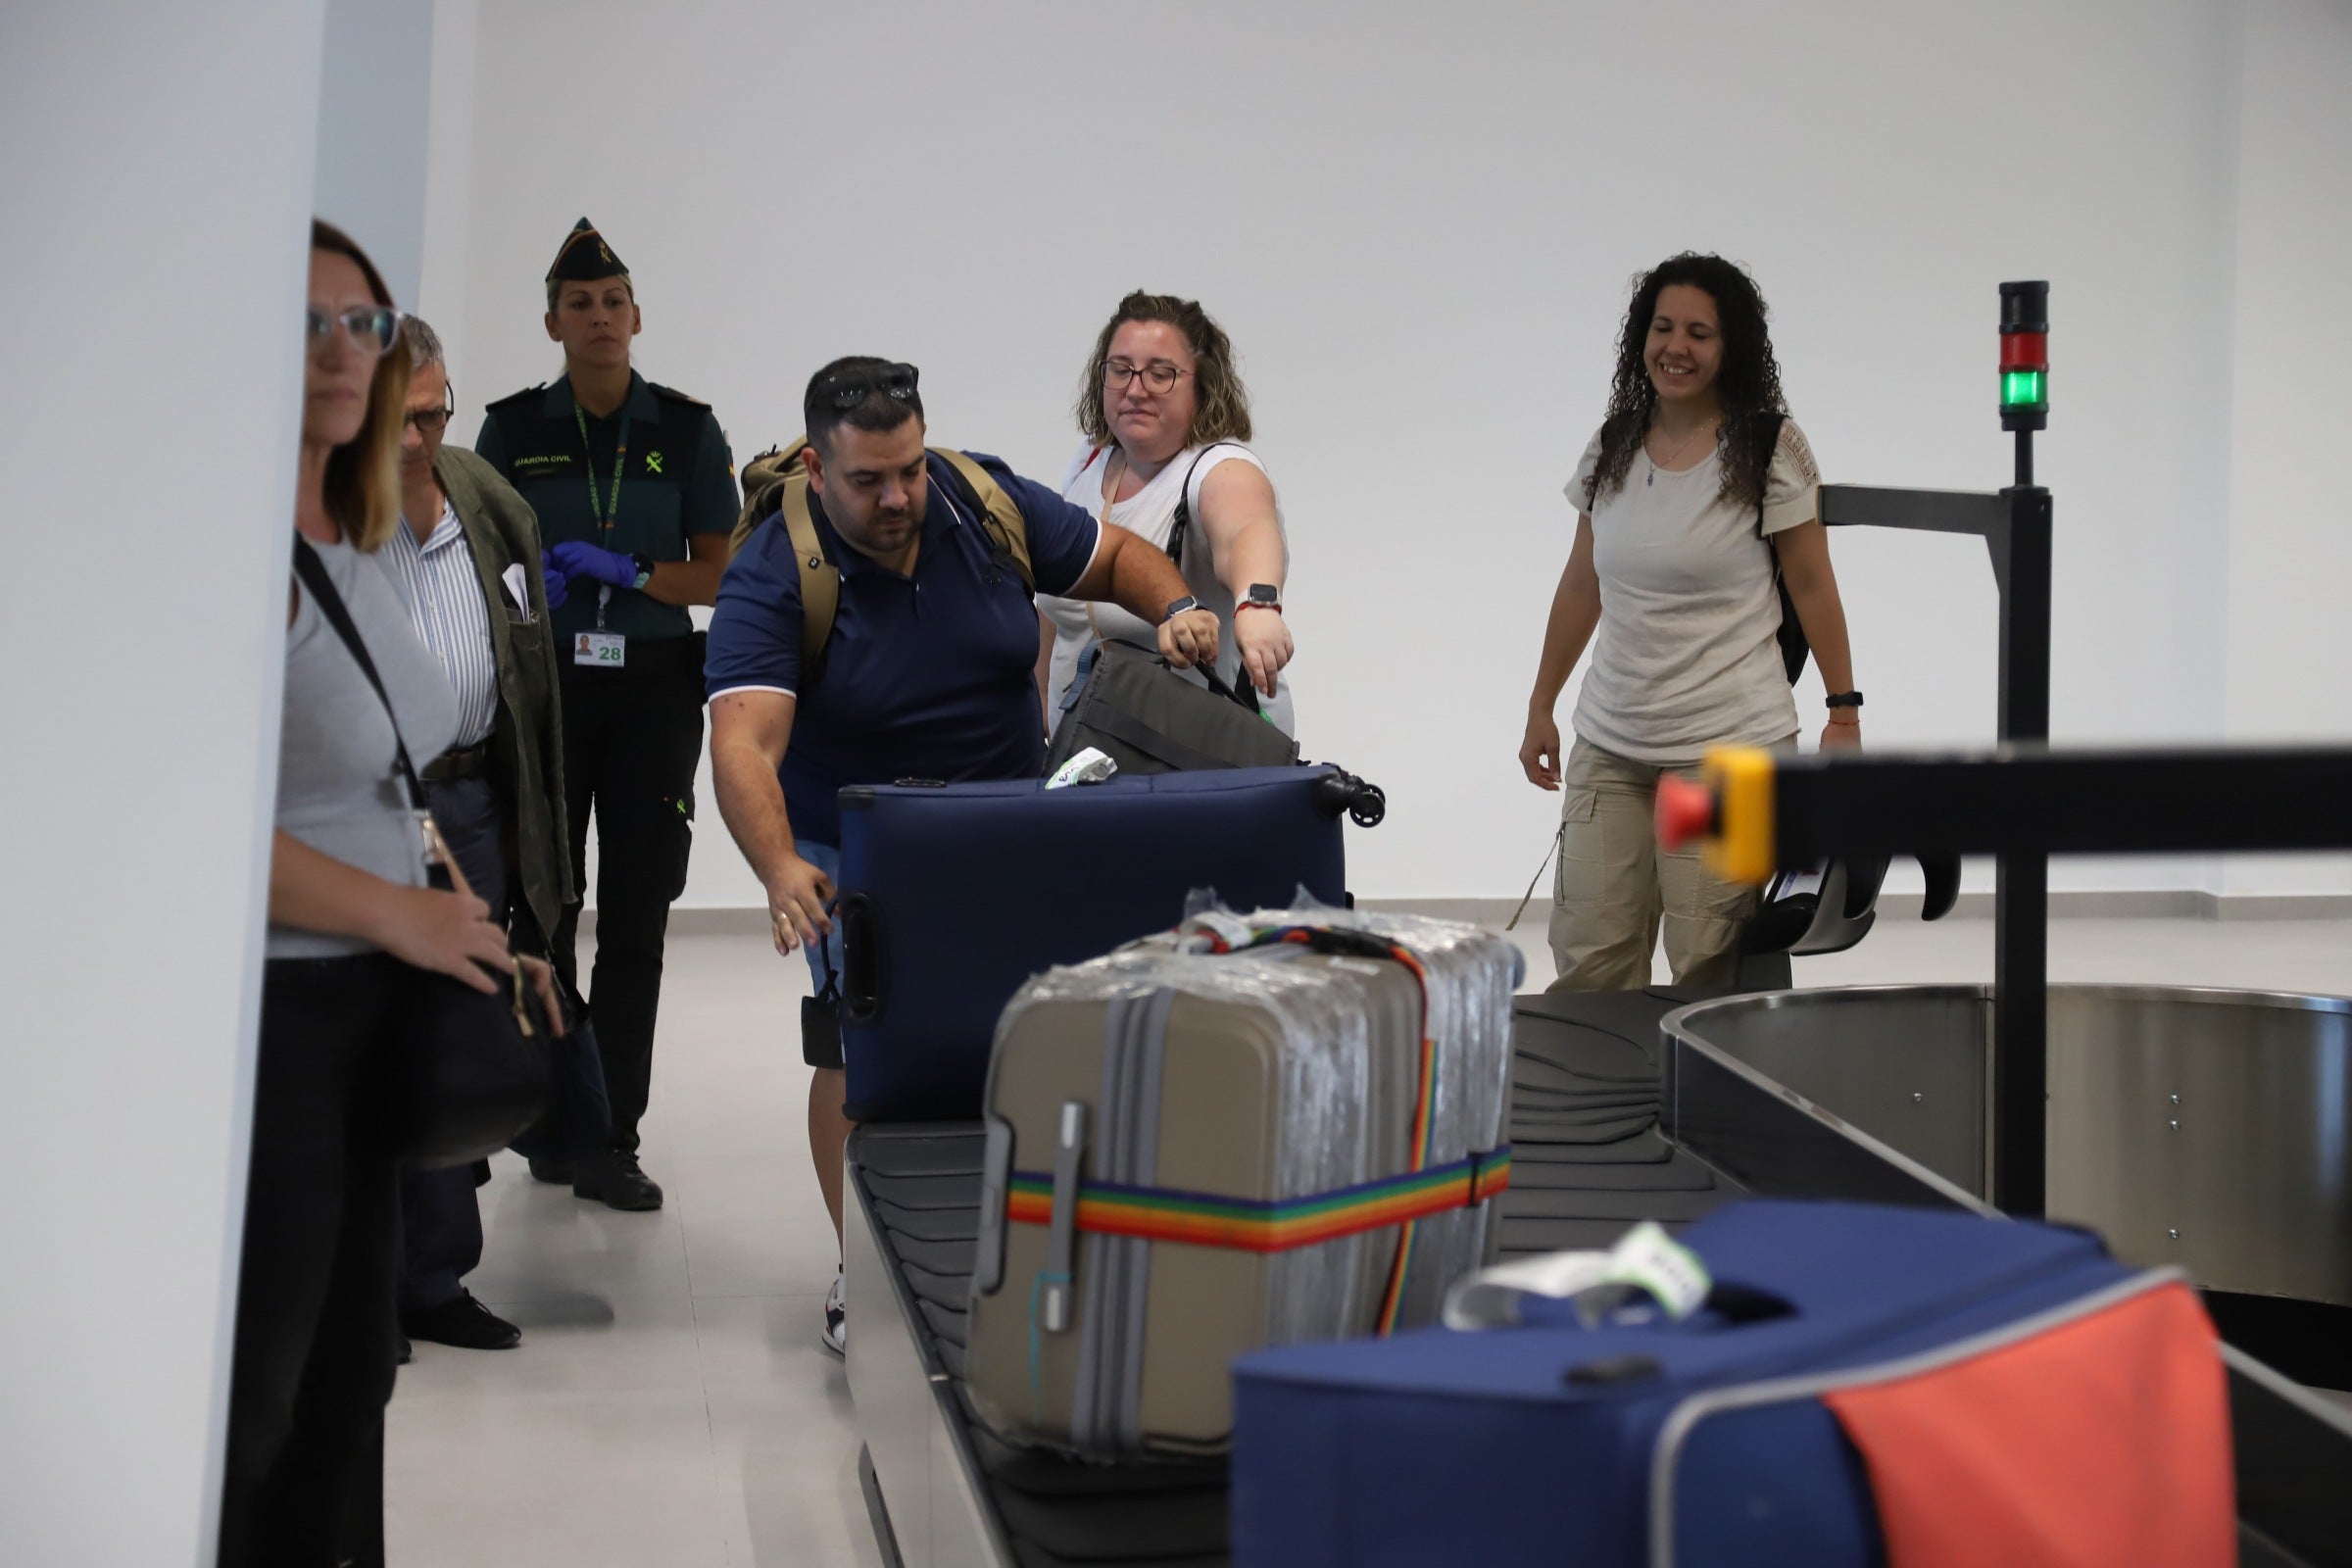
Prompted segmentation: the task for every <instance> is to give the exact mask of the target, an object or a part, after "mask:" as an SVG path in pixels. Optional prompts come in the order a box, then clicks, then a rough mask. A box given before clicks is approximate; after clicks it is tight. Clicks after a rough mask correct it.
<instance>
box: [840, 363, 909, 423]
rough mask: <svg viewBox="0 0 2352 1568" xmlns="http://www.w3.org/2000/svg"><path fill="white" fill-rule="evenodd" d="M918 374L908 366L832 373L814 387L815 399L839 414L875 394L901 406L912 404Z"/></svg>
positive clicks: (851, 369) (846, 411) (855, 368)
mask: <svg viewBox="0 0 2352 1568" xmlns="http://www.w3.org/2000/svg"><path fill="white" fill-rule="evenodd" d="M922 373H923V372H922V371H920V370H918V369H916V368H914V367H913V366H911V365H859V366H855V367H853V368H850V369H847V370H836V371H834V372H833V373H832V374H831V375H828V376H826V377H825V378H824V380H822V381H820V382H819V383H817V388H816V392H817V396H819V397H821V398H823V399H825V400H826V401H827V402H829V403H831V404H832V405H833V407H834V409H835V410H836V411H837V412H839V413H842V414H847V413H849V412H850V410H852V409H854V408H856V407H857V406H858V404H860V403H863V402H864V401H865V400H866V399H867V398H869V397H872V396H873V395H874V394H875V393H876V392H880V393H882V394H883V395H884V396H885V397H892V398H896V399H898V400H899V401H900V402H901V403H911V402H913V401H914V385H915V382H916V381H917V380H919V379H920V378H921V376H922Z"/></svg>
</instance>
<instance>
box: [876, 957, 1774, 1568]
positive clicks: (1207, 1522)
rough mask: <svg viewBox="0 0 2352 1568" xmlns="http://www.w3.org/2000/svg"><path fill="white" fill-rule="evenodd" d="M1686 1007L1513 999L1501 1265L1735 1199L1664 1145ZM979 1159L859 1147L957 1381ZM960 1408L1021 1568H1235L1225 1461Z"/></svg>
mask: <svg viewBox="0 0 2352 1568" xmlns="http://www.w3.org/2000/svg"><path fill="white" fill-rule="evenodd" d="M1681 1000H1683V999H1680V998H1675V997H1668V996H1661V995H1658V994H1655V993H1634V994H1630V995H1626V996H1622V997H1606V998H1595V997H1582V998H1574V999H1564V998H1548V997H1540V998H1522V999H1521V1001H1520V1006H1519V1009H1518V1016H1517V1018H1516V1019H1515V1020H1514V1026H1513V1032H1514V1046H1515V1055H1514V1060H1513V1064H1512V1103H1511V1134H1512V1141H1513V1146H1514V1147H1513V1155H1512V1173H1511V1187H1510V1190H1509V1191H1508V1192H1506V1193H1505V1194H1504V1195H1503V1198H1502V1222H1501V1232H1500V1250H1501V1252H1502V1255H1503V1256H1505V1257H1511V1256H1517V1255H1522V1254H1525V1253H1530V1252H1544V1251H1554V1250H1560V1249H1562V1248H1586V1247H1604V1246H1607V1245H1608V1244H1610V1243H1611V1242H1613V1241H1615V1240H1616V1238H1617V1237H1618V1236H1620V1235H1622V1234H1623V1233H1624V1231H1625V1228H1626V1227H1627V1226H1628V1225H1629V1224H1631V1223H1633V1222H1635V1221H1637V1220H1643V1219H1654V1220H1657V1221H1659V1222H1660V1223H1661V1224H1664V1225H1665V1226H1667V1227H1668V1228H1669V1229H1679V1228H1680V1227H1681V1226H1683V1225H1685V1224H1687V1223H1689V1222H1690V1221H1691V1220H1694V1219H1697V1218H1698V1217H1699V1216H1700V1215H1702V1214H1704V1213H1706V1212H1707V1211H1708V1210H1709V1209H1711V1208H1713V1207H1714V1206H1715V1205H1716V1204H1717V1203H1718V1202H1721V1201H1724V1200H1725V1199H1726V1198H1728V1197H1730V1196H1731V1195H1730V1194H1728V1193H1726V1192H1723V1191H1721V1190H1719V1189H1718V1188H1717V1186H1716V1183H1715V1180H1714V1177H1713V1174H1712V1173H1711V1172H1710V1171H1708V1170H1707V1168H1706V1167H1705V1166H1703V1165H1701V1164H1699V1163H1698V1162H1697V1161H1696V1160H1694V1159H1692V1158H1691V1157H1690V1156H1689V1155H1688V1154H1685V1153H1683V1152H1681V1151H1680V1150H1677V1149H1675V1148H1674V1147H1673V1146H1671V1145H1670V1144H1668V1143H1667V1142H1666V1141H1665V1140H1664V1139H1663V1138H1661V1137H1660V1136H1659V1135H1658V1131H1657V1120H1658V1090H1657V1083H1658V1076H1657V1065H1656V1055H1655V1053H1656V1046H1655V1043H1654V1042H1655V1039H1656V1035H1657V1021H1658V1019H1659V1018H1661V1017H1663V1016H1664V1015H1665V1013H1666V1012H1667V1011H1668V1010H1670V1009H1671V1007H1673V1006H1674V1005H1677V1004H1678V1003H1679V1001H1681ZM1596 1004H1597V1005H1596ZM983 1145H984V1141H983V1138H982V1135H981V1133H980V1130H979V1127H978V1124H977V1123H974V1124H972V1125H971V1127H970V1129H969V1130H968V1131H966V1130H964V1129H963V1128H962V1127H960V1126H958V1127H940V1128H938V1129H937V1131H936V1133H935V1134H933V1135H929V1136H919V1137H905V1136H894V1137H875V1138H866V1137H859V1138H858V1142H857V1145H856V1158H855V1170H854V1178H855V1180H856V1181H857V1182H858V1186H859V1188H860V1190H861V1191H862V1192H863V1193H864V1195H865V1197H866V1199H867V1207H868V1211H869V1212H870V1213H871V1214H872V1215H873V1216H874V1219H875V1221H876V1228H877V1230H878V1232H879V1240H880V1241H881V1242H882V1244H883V1247H884V1249H885V1251H886V1253H887V1254H888V1257H889V1260H890V1263H891V1265H892V1266H893V1267H894V1268H896V1269H897V1270H898V1272H899V1275H900V1277H901V1278H902V1279H903V1280H904V1281H905V1282H906V1284H907V1289H908V1292H909V1293H910V1294H911V1296H912V1297H913V1299H914V1301H915V1305H916V1308H917V1310H918V1311H919V1312H920V1314H921V1317H922V1322H921V1323H920V1324H918V1325H916V1332H917V1333H918V1334H919V1335H920V1336H921V1337H922V1338H923V1339H924V1341H925V1342H926V1343H927V1348H929V1350H930V1351H931V1353H932V1354H933V1355H934V1356H936V1357H937V1359H938V1361H939V1364H940V1365H941V1366H942V1367H944V1368H945V1369H946V1370H947V1371H948V1373H949V1374H950V1375H951V1376H952V1377H955V1378H956V1379H958V1380H960V1379H961V1378H962V1376H963V1343H964V1302H965V1300H966V1299H967V1297H968V1295H969V1292H970V1286H971V1268H972V1259H973V1251H974V1247H975V1244H976V1241H977V1239H978V1236H979V1233H980V1167H981V1154H982V1150H983ZM956 1394H957V1397H956V1405H957V1408H958V1410H959V1411H960V1413H961V1415H962V1418H963V1436H964V1441H965V1442H966V1443H967V1444H968V1445H969V1446H970V1450H971V1453H972V1455H973V1458H974V1460H975V1462H976V1467H977V1469H978V1472H979V1474H980V1475H981V1477H982V1478H983V1481H984V1485H985V1486H986V1489H987V1492H988V1501H989V1505H990V1507H991V1509H992V1510H993V1511H994V1513H995V1515H996V1517H997V1520H998V1522H999V1523H1000V1524H1001V1525H1002V1526H1003V1527H1004V1531H1005V1539H1006V1540H1007V1541H1008V1542H1009V1544H1011V1547H1012V1550H1013V1554H1014V1557H1015V1559H1016V1560H1017V1562H1018V1564H1019V1568H1096V1565H1103V1568H1109V1565H1118V1568H1226V1565H1227V1564H1228V1562H1229V1558H1228V1555H1227V1542H1226V1511H1225V1491H1226V1476H1225V1468H1224V1466H1223V1465H1222V1464H1207V1463H1173V1462H1167V1463H1161V1462H1130V1463H1122V1464H1096V1463H1082V1462H1080V1461H1077V1460H1072V1459H1065V1458H1062V1457H1060V1456H1058V1455H1056V1454H1053V1453H1048V1452H1043V1451H1040V1450H1036V1449H1026V1448H1018V1447H1015V1446H1012V1445H1010V1444H1007V1443H1005V1442H1004V1441H1003V1440H1001V1439H999V1438H998V1437H997V1436H996V1435H995V1434H994V1433H992V1432H990V1431H989V1430H988V1429H987V1428H986V1427H985V1426H983V1425H982V1424H981V1423H980V1422H979V1420H978V1419H977V1417H976V1416H975V1415H974V1414H973V1412H972V1408H971V1405H970V1403H969V1401H968V1400H967V1399H965V1398H964V1397H963V1395H962V1390H961V1388H960V1386H958V1388H957V1391H956Z"/></svg>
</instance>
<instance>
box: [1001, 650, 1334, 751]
mask: <svg viewBox="0 0 2352 1568" xmlns="http://www.w3.org/2000/svg"><path fill="white" fill-rule="evenodd" d="M1200 673H1201V675H1203V676H1205V677H1206V678H1207V680H1208V685H1206V686H1199V685H1195V684H1194V683H1193V681H1192V680H1191V679H1190V678H1189V677H1188V676H1187V675H1185V674H1183V673H1181V672H1179V671H1177V670H1175V669H1173V668H1171V667H1169V665H1168V662H1167V661H1165V660H1163V659H1161V658H1160V657H1159V655H1158V654H1157V653H1156V652H1152V651H1150V650H1147V649H1142V648H1138V647H1136V646H1135V645H1134V644H1133V643H1123V642H1117V641H1112V640H1107V639H1106V640H1105V641H1103V642H1101V643H1098V644H1097V645H1096V647H1095V661H1094V668H1093V669H1092V670H1090V671H1088V673H1087V677H1086V684H1085V685H1084V686H1082V687H1081V688H1080V689H1079V692H1078V701H1077V702H1076V703H1074V704H1072V705H1071V707H1070V710H1069V711H1067V712H1065V713H1064V714H1062V716H1061V722H1060V723H1059V724H1058V725H1056V726H1055V727H1054V744H1053V745H1052V746H1050V747H1048V748H1047V750H1046V771H1047V772H1048V773H1052V772H1053V771H1054V769H1055V768H1057V767H1059V766H1060V765H1061V764H1062V763H1064V762H1066V761H1068V760H1070V759H1071V758H1073V757H1075V756H1077V755H1078V753H1080V752H1082V751H1084V750H1086V748H1088V747H1089V746H1091V747H1093V748H1095V750H1097V751H1099V752H1101V753H1103V755H1104V756H1106V757H1108V758H1109V759H1110V760H1112V761H1114V762H1116V763H1118V764H1119V771H1120V772H1122V773H1174V772H1180V771H1185V770H1189V769H1194V768H1203V767H1281V766H1284V765H1286V764H1288V763H1292V762H1296V761H1298V760H1299V743H1298V742H1297V741H1295V740H1293V739H1291V737H1289V736H1288V735H1285V734H1284V733H1283V732H1282V731H1281V730H1279V729H1276V728H1275V727H1274V726H1273V725H1272V724H1271V723H1269V722H1268V721H1267V720H1266V719H1265V718H1263V717H1261V716H1260V715H1259V713H1258V709H1257V694H1256V693H1255V692H1254V691H1252V690H1251V689H1250V683H1249V682H1248V680H1247V679H1245V680H1244V681H1242V682H1241V683H1240V685H1239V686H1228V685H1227V684H1226V683H1225V682H1224V681H1223V680H1221V679H1219V678H1218V676H1217V672H1216V671H1215V670H1213V669H1203V670H1201V671H1200Z"/></svg>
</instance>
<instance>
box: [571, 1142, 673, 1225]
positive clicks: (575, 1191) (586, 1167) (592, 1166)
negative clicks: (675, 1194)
mask: <svg viewBox="0 0 2352 1568" xmlns="http://www.w3.org/2000/svg"><path fill="white" fill-rule="evenodd" d="M571 1196H572V1197H574V1198H587V1199H593V1200H595V1201H598V1202H601V1203H603V1204H604V1205H605V1206H606V1207H608V1208H617V1209H623V1210H625V1211H627V1212H629V1213H633V1214H634V1213H643V1212H645V1211H646V1210H648V1209H654V1208H660V1207H661V1206H662V1189H661V1187H660V1186H658V1185H657V1184H656V1183H655V1181H654V1179H653V1178H652V1177H650V1176H648V1175H646V1173H645V1171H644V1170H643V1169H642V1168H641V1167H640V1166H639V1165H638V1163H637V1152H636V1151H635V1150H633V1149H613V1150H608V1151H607V1152H604V1153H602V1154H592V1155H590V1156H589V1157H587V1158H586V1159H583V1160H581V1161H580V1165H579V1169H578V1170H576V1171H575V1172H573V1173H572V1179H571Z"/></svg>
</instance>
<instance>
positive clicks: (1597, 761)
mask: <svg viewBox="0 0 2352 1568" xmlns="http://www.w3.org/2000/svg"><path fill="white" fill-rule="evenodd" d="M1694 771H1695V770H1694V769H1685V768H1665V767H1661V766H1659V765H1657V764H1656V763H1654V762H1636V761H1632V760H1628V759H1626V758H1623V757H1618V756H1616V755H1614V754H1612V753H1609V752H1604V751H1602V750H1601V749H1600V748H1599V747H1597V746H1595V745H1593V743H1592V742H1591V741H1588V740H1586V739H1585V738H1584V737H1583V736H1581V735H1580V736H1578V737H1577V738H1576V743H1575V744H1574V745H1573V746H1571V747H1570V748H1569V750H1568V763H1567V766H1566V767H1565V768H1564V769H1563V770H1562V773H1561V778H1560V795H1561V801H1560V824H1561V835H1560V863H1559V868H1558V871H1557V873H1556V879H1555V880H1554V881H1553V883H1552V892H1551V956H1552V961H1553V963H1554V964H1555V965H1557V967H1558V969H1559V978H1558V979H1556V980H1554V981H1552V983H1551V984H1550V985H1549V986H1548V987H1546V988H1545V989H1546V990H1550V991H1638V990H1640V989H1641V988H1642V987H1643V986H1646V985H1648V984H1649V983H1650V967H1649V966H1650V955H1651V954H1653V953H1655V952H1656V951H1657V946H1658V928H1659V926H1660V924H1661V923H1663V924H1664V926H1665V932H1666V961H1667V962H1668V963H1670V964H1671V965H1673V968H1674V979H1675V983H1676V984H1677V985H1692V986H1729V985H1731V984H1733V983H1734V981H1735V979H1736V977H1737V974H1738V971H1739V967H1740V928H1741V927H1742V926H1744V925H1745V924H1746V923H1747V920H1748V917H1749V916H1751V915H1753V914H1754V913H1755V912H1756V902H1757V899H1758V897H1759V894H1758V890H1757V889H1755V888H1750V887H1738V886H1735V885H1733V884H1732V883H1729V882H1719V881H1717V880H1716V879H1715V878H1714V877H1713V876H1711V875H1709V874H1708V872H1707V869H1706V867H1705V866H1703V865H1701V864H1700V863H1699V859H1698V850H1697V847H1696V846H1695V845H1693V846H1691V848H1690V849H1687V850H1684V851H1682V852H1680V853H1676V854H1669V853H1667V852H1666V851H1664V850H1662V849H1660V848H1659V847H1658V839H1657V830H1656V828H1655V827H1654V826H1653V824H1652V815H1651V813H1652V809H1653V803H1654V801H1655V799H1656V796H1657V792H1658V776H1659V775H1660V774H1661V773H1666V772H1677V773H1681V774H1683V776H1685V777H1690V776H1691V775H1692V773H1693V772H1694Z"/></svg>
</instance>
